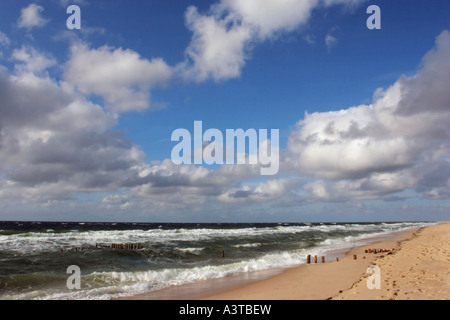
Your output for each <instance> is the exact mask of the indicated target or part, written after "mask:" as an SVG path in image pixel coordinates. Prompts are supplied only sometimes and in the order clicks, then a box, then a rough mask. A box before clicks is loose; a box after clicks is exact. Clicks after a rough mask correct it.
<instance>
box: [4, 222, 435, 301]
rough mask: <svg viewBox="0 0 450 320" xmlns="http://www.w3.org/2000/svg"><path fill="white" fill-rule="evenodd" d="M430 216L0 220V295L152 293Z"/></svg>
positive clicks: (329, 250)
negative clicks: (402, 218) (411, 218)
mask: <svg viewBox="0 0 450 320" xmlns="http://www.w3.org/2000/svg"><path fill="white" fill-rule="evenodd" d="M432 224H436V223H433V222H389V223H388V222H386V223H381V222H377V223H98V222H97V223H93V222H11V221H8V222H0V300H40V299H42V300H108V299H112V298H119V297H127V296H134V295H138V294H142V293H149V292H153V293H155V292H157V291H159V290H164V289H167V288H170V287H176V286H183V285H188V284H193V283H196V282H199V281H205V280H213V279H223V278H227V277H235V276H239V275H242V274H248V273H252V272H260V271H264V270H275V269H277V270H282V269H286V268H290V267H294V266H299V265H301V264H304V263H306V256H307V255H308V254H310V255H312V256H314V255H317V256H325V257H326V259H327V261H330V260H331V259H333V260H335V257H338V256H340V255H344V253H345V252H346V251H348V250H349V249H351V248H353V247H355V246H360V245H364V244H367V243H370V242H372V241H374V240H375V239H380V238H385V237H388V236H390V235H393V234H394V233H397V232H402V231H406V230H408V229H412V228H419V227H425V226H429V225H432ZM113 244H115V248H111V246H112V245H113ZM126 244H128V246H125V245H126ZM70 266H76V268H77V269H78V274H77V271H74V269H70V268H69V267H70ZM74 276H79V278H78V283H79V288H78V287H76V288H74V284H76V283H77V282H76V279H75V278H74Z"/></svg>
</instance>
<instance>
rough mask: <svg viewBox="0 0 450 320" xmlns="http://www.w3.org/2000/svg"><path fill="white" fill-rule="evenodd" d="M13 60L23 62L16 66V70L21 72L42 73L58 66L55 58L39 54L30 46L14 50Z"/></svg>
mask: <svg viewBox="0 0 450 320" xmlns="http://www.w3.org/2000/svg"><path fill="white" fill-rule="evenodd" d="M12 58H13V59H14V60H17V61H20V62H21V63H20V64H16V66H15V67H16V69H19V70H21V71H30V72H40V71H43V70H45V69H47V68H49V67H51V66H54V65H55V64H56V60H55V59H54V58H53V57H51V56H50V55H48V54H44V53H41V52H38V51H37V50H36V49H35V48H33V47H30V46H22V48H20V49H14V51H13V53H12Z"/></svg>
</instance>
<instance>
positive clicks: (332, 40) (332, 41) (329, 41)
mask: <svg viewBox="0 0 450 320" xmlns="http://www.w3.org/2000/svg"><path fill="white" fill-rule="evenodd" d="M337 43H338V39H337V38H336V37H335V36H334V35H332V34H331V33H328V34H327V35H326V37H325V44H326V45H327V47H328V49H331V48H333V47H334V46H336V45H337Z"/></svg>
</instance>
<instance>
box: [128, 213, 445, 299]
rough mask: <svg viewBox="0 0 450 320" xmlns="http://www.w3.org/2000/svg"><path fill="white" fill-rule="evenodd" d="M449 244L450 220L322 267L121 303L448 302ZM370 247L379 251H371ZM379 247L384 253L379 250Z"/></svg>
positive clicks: (195, 286) (350, 253)
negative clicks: (252, 301) (202, 301)
mask: <svg viewBox="0 0 450 320" xmlns="http://www.w3.org/2000/svg"><path fill="white" fill-rule="evenodd" d="M449 244H450V222H447V223H442V224H438V225H433V226H430V227H426V228H420V229H412V230H409V231H406V232H401V233H397V234H395V235H391V237H390V239H381V240H379V241H377V240H374V242H371V243H370V244H369V245H364V246H360V247H355V248H353V249H352V250H350V251H348V252H346V253H345V255H344V256H343V257H342V256H341V257H340V258H339V261H336V258H334V257H326V258H325V259H328V260H326V261H325V263H321V257H318V263H317V264H315V263H314V259H313V258H311V264H305V265H301V266H299V267H295V268H291V269H287V270H278V271H277V270H272V271H271V273H265V274H264V273H259V274H258V273H249V274H246V275H244V276H242V275H241V276H236V277H227V278H222V279H214V280H207V281H199V282H197V283H194V284H190V285H184V286H174V287H171V288H168V289H165V290H161V291H156V292H150V293H147V294H141V295H137V296H132V297H122V298H120V299H121V300H161V299H163V300H191V299H200V300H326V299H334V300H392V299H394V300H396V299H399V300H400V299H417V300H424V299H433V300H434V299H449V298H450V255H449V250H448V247H449ZM373 249H376V250H377V253H373ZM380 249H384V250H386V251H385V252H378V251H379V250H380ZM387 250H389V251H387ZM369 251H372V252H371V253H369ZM355 258H356V259H355ZM305 259H306V257H305ZM376 268H378V269H376ZM377 270H378V273H376V272H375V271H377ZM368 281H369V286H368ZM377 281H378V282H377ZM368 287H372V289H369V288H368Z"/></svg>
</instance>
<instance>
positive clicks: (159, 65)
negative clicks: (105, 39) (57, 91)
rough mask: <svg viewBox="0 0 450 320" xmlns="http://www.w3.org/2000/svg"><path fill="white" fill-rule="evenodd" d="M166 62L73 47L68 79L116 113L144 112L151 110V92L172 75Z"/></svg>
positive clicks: (131, 53)
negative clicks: (95, 96)
mask: <svg viewBox="0 0 450 320" xmlns="http://www.w3.org/2000/svg"><path fill="white" fill-rule="evenodd" d="M172 72H173V71H172V68H171V67H169V66H168V65H167V64H166V63H165V62H164V60H162V59H160V58H155V59H152V60H147V59H145V58H142V57H141V56H140V55H139V54H138V53H137V52H135V51H132V50H124V49H121V48H119V49H114V48H111V47H107V46H103V47H100V48H98V49H91V48H89V47H88V46H87V45H85V44H80V43H77V44H74V45H73V46H72V48H71V58H70V60H69V61H68V62H67V67H66V72H65V79H66V80H67V81H68V82H70V83H71V84H73V85H75V86H76V87H77V88H78V89H79V90H80V92H81V93H83V94H96V95H98V96H101V97H102V98H103V99H104V101H105V104H106V106H107V107H108V108H109V109H110V110H112V111H114V112H126V111H142V110H145V109H147V108H149V107H150V90H151V89H152V88H154V87H157V86H162V85H164V84H165V83H166V82H167V81H168V80H169V79H170V77H171V75H172Z"/></svg>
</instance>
